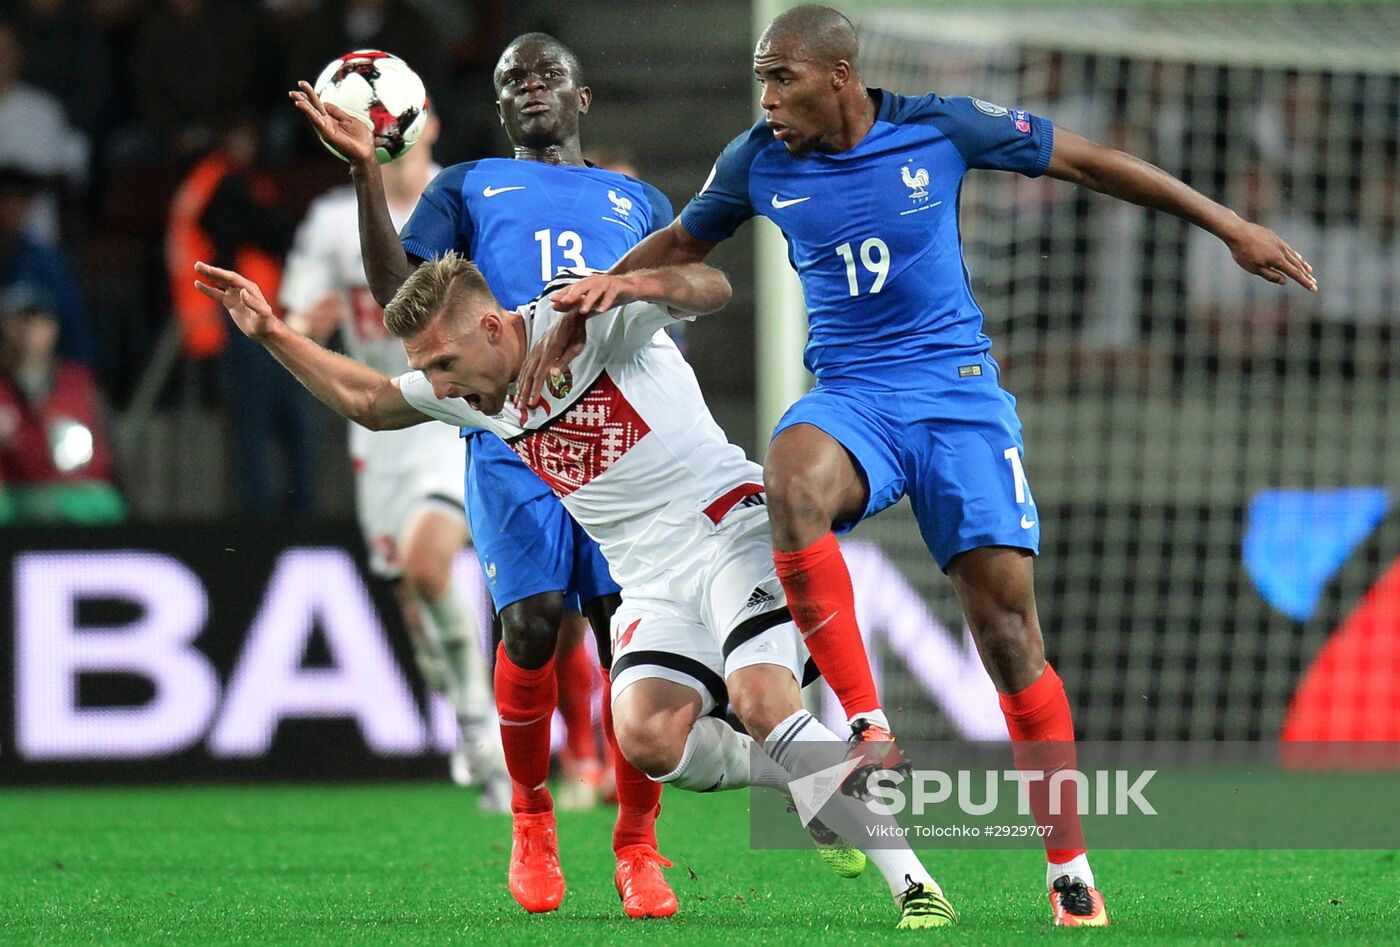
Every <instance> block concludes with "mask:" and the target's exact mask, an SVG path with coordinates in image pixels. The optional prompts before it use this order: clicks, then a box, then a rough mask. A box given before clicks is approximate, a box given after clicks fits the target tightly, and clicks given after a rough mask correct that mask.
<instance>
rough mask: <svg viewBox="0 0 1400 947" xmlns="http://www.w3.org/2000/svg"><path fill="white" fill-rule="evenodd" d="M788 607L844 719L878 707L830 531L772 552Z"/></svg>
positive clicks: (851, 600) (851, 598)
mask: <svg viewBox="0 0 1400 947" xmlns="http://www.w3.org/2000/svg"><path fill="white" fill-rule="evenodd" d="M773 562H774V564H775V565H776V566H777V567H778V578H779V579H780V580H781V581H782V583H783V591H785V592H786V593H787V600H788V609H789V610H791V612H792V620H793V621H794V622H796V623H797V627H798V629H800V630H801V632H802V635H803V637H804V639H805V642H806V645H807V650H808V651H810V652H811V654H812V660H814V661H816V662H817V670H819V671H821V672H822V677H824V678H826V682H827V684H829V685H831V689H832V690H833V691H835V692H836V699H837V700H839V701H841V706H842V707H843V708H844V709H845V711H846V716H847V717H848V718H850V717H855V716H856V715H857V714H862V713H867V712H869V711H872V710H879V709H880V698H879V697H878V696H876V693H875V678H874V677H873V676H871V673H870V658H869V657H868V656H867V655H866V653H865V642H864V641H862V640H861V637H860V627H859V626H858V625H857V624H856V598H855V592H854V590H853V589H852V588H851V574H850V572H848V571H847V569H846V560H845V558H844V557H843V556H842V555H841V544H840V543H838V542H837V541H836V535H835V534H834V533H827V534H826V535H825V536H823V537H822V538H821V539H819V540H817V541H816V542H814V543H812V545H810V546H808V547H807V548H806V549H799V550H798V551H797V552H779V551H777V550H774V551H773Z"/></svg>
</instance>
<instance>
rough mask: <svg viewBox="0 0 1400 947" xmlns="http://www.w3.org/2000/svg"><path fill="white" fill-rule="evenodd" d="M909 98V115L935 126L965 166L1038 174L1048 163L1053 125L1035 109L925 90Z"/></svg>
mask: <svg viewBox="0 0 1400 947" xmlns="http://www.w3.org/2000/svg"><path fill="white" fill-rule="evenodd" d="M909 104H910V106H911V108H910V115H911V118H910V120H912V121H920V120H923V121H928V122H930V123H931V124H933V125H936V126H938V128H939V130H940V131H942V132H943V134H945V135H947V136H948V140H949V141H951V142H952V143H953V146H954V147H955V148H957V149H958V152H959V153H960V154H961V155H962V156H963V160H964V161H966V162H967V166H968V167H969V168H983V169H987V170H992V171H1015V172H1017V173H1018V174H1024V175H1026V176H1028V177H1039V176H1040V175H1042V174H1044V173H1045V171H1046V169H1048V168H1049V167H1050V154H1051V151H1052V150H1053V149H1054V146H1055V128H1054V126H1053V125H1052V124H1051V123H1050V122H1049V121H1048V120H1046V119H1044V118H1041V117H1040V116H1038V115H1032V114H1031V113H1030V112H1027V111H1025V110H1024V109H1017V108H1008V107H1006V106H1004V105H995V104H993V103H991V102H986V101H983V100H982V99H974V98H970V97H967V96H958V97H955V98H948V99H942V98H939V97H938V96H936V95H931V94H930V95H926V96H923V97H922V98H920V99H913V100H910V102H909Z"/></svg>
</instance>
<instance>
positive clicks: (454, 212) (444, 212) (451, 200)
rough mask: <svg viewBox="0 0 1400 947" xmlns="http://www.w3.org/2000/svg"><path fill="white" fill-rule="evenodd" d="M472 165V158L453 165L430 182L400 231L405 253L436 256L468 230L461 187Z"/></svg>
mask: <svg viewBox="0 0 1400 947" xmlns="http://www.w3.org/2000/svg"><path fill="white" fill-rule="evenodd" d="M475 165H476V162H474V161H468V162H466V163H464V164H454V165H453V166H452V167H450V168H447V169H445V170H444V171H442V173H440V174H439V175H438V176H437V177H435V178H433V180H432V182H431V183H429V185H428V187H427V189H426V190H425V191H424V192H423V196H422V197H420V198H419V199H418V206H417V207H415V208H414V209H413V215H412V216H411V217H409V218H408V223H406V224H404V228H403V232H402V233H401V234H400V239H401V240H402V242H403V245H404V249H405V250H406V251H407V252H409V253H412V254H413V255H414V256H417V257H421V258H422V259H424V260H433V259H437V258H438V257H440V256H442V254H443V253H445V252H447V251H448V250H451V249H452V248H453V247H455V246H457V244H458V239H459V238H464V237H466V236H467V235H469V234H470V233H471V218H470V217H469V216H468V214H467V201H466V198H465V196H464V195H463V193H462V189H463V187H464V186H465V185H466V180H467V174H468V173H469V172H470V171H471V169H472V168H473V167H475Z"/></svg>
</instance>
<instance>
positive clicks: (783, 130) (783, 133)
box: [768, 122, 788, 141]
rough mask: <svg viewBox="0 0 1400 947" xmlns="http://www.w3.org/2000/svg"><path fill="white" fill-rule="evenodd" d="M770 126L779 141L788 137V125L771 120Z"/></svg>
mask: <svg viewBox="0 0 1400 947" xmlns="http://www.w3.org/2000/svg"><path fill="white" fill-rule="evenodd" d="M768 128H769V129H770V130H771V131H772V132H773V137H774V138H776V139H777V140H778V141H784V140H785V139H786V138H787V134H788V127H787V126H786V125H780V124H778V123H777V122H769V123H768Z"/></svg>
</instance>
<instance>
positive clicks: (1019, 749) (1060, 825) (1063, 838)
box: [998, 664, 1084, 864]
mask: <svg viewBox="0 0 1400 947" xmlns="http://www.w3.org/2000/svg"><path fill="white" fill-rule="evenodd" d="M998 696H999V697H1000V698H1001V712H1002V713H1003V714H1005V715H1006V728H1007V729H1008V730H1009V731H1011V749H1012V753H1013V754H1014V756H1015V758H1016V767H1017V768H1018V769H1029V770H1040V771H1041V772H1043V773H1045V774H1046V776H1047V779H1041V780H1037V781H1035V782H1033V783H1031V784H1030V803H1031V812H1032V813H1033V814H1034V815H1035V822H1036V825H1039V826H1049V831H1048V834H1046V836H1045V857H1046V858H1047V859H1048V860H1049V861H1052V862H1055V863H1056V864H1062V863H1064V862H1067V861H1069V860H1070V859H1071V858H1074V857H1075V856H1077V855H1082V854H1084V831H1083V829H1082V828H1080V825H1079V794H1078V792H1077V791H1076V789H1075V784H1074V783H1073V782H1072V781H1065V782H1063V783H1060V788H1059V792H1058V795H1059V796H1060V805H1059V810H1060V813H1061V814H1060V815H1051V814H1050V784H1049V782H1048V776H1049V775H1050V773H1052V772H1054V771H1055V770H1059V769H1074V768H1075V764H1076V760H1077V757H1076V754H1075V752H1074V721H1073V720H1071V719H1070V714H1069V699H1068V698H1067V697H1065V685H1064V682H1063V681H1061V680H1060V675H1058V674H1056V673H1055V669H1054V668H1052V667H1051V666H1050V665H1048V664H1047V665H1045V672H1044V673H1043V674H1041V675H1040V678H1039V679H1038V680H1037V681H1036V682H1035V683H1034V684H1032V685H1031V686H1030V687H1027V688H1026V689H1025V690H1023V691H1017V692H1016V693H1014V694H1000V695H998Z"/></svg>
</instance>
